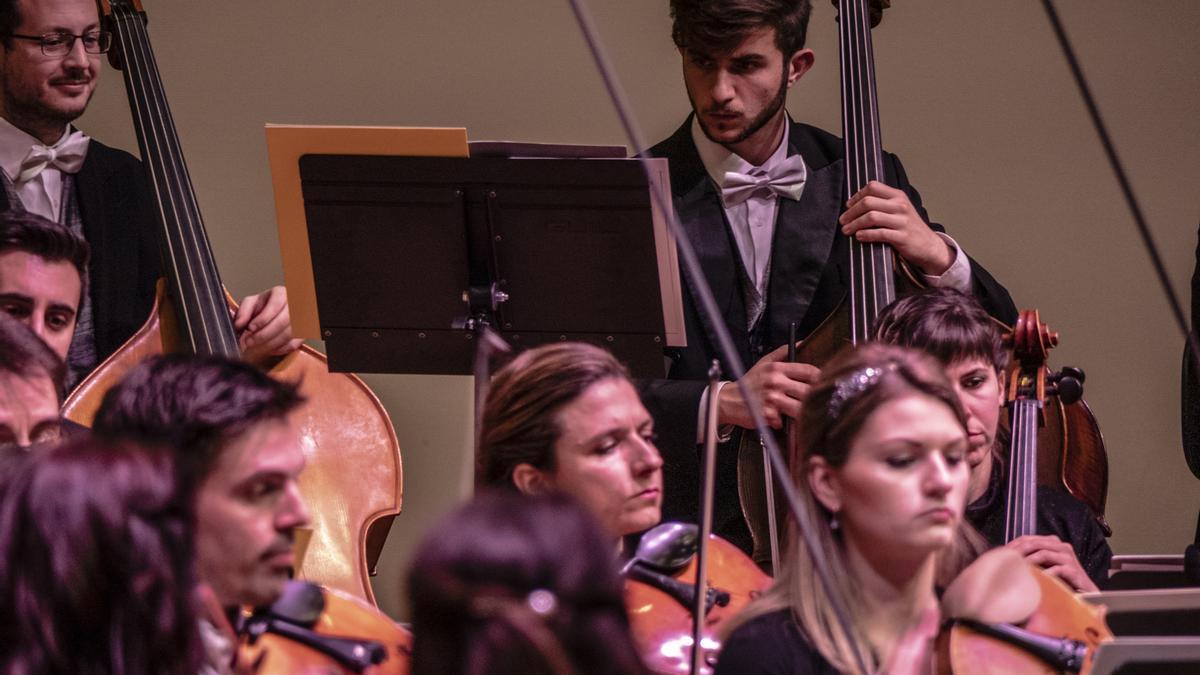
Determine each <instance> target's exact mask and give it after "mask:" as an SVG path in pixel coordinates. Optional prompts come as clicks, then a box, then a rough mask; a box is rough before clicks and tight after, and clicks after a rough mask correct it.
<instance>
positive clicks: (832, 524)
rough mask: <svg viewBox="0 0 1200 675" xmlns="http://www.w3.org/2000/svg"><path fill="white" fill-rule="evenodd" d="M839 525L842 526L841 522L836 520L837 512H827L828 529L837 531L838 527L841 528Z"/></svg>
mask: <svg viewBox="0 0 1200 675" xmlns="http://www.w3.org/2000/svg"><path fill="white" fill-rule="evenodd" d="M841 526H842V524H841V523H839V522H838V517H837V514H836V513H830V514H829V531H830V532H837V531H838V529H840V528H841Z"/></svg>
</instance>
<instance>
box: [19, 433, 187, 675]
mask: <svg viewBox="0 0 1200 675" xmlns="http://www.w3.org/2000/svg"><path fill="white" fill-rule="evenodd" d="M10 462H12V463H10V464H8V465H6V467H5V471H4V472H3V474H2V475H0V605H2V606H3V607H4V614H5V619H4V620H3V621H0V672H3V673H64V674H65V673H165V674H176V675H194V674H195V673H197V672H199V667H200V663H201V660H202V655H203V651H202V647H201V643H200V635H199V632H198V630H197V622H196V621H197V620H196V611H195V609H194V603H193V600H192V590H193V585H194V574H193V567H192V540H191V534H192V522H191V515H190V507H189V503H188V502H189V499H188V494H187V493H186V491H185V490H182V489H180V488H178V487H177V485H176V482H175V474H174V465H173V462H172V461H171V457H170V456H169V455H168V454H166V453H162V452H148V451H145V450H142V449H139V448H136V447H132V446H127V445H110V444H102V443H99V442H98V441H96V440H94V439H90V438H82V439H76V440H73V441H71V442H69V443H67V444H65V445H59V446H52V447H49V448H46V449H45V450H43V451H40V452H37V453H32V454H29V455H24V456H22V457H20V458H17V459H15V460H11V459H10Z"/></svg>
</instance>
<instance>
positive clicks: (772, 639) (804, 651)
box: [714, 609, 835, 675]
mask: <svg viewBox="0 0 1200 675" xmlns="http://www.w3.org/2000/svg"><path fill="white" fill-rule="evenodd" d="M714 672H715V673H716V675H793V674H794V675H817V674H820V673H833V672H835V671H834V670H833V669H832V668H830V667H829V665H828V663H827V662H826V661H825V659H823V658H822V657H821V655H820V654H818V653H817V652H816V651H815V650H814V649H813V648H812V647H811V646H809V644H808V641H807V640H805V639H804V636H803V635H802V634H801V633H800V629H799V627H798V626H797V625H796V622H795V620H793V619H792V615H791V610H788V609H783V610H779V611H776V612H772V613H770V614H764V615H763V616H760V617H758V618H755V619H753V620H751V621H750V622H749V623H746V624H744V625H742V626H740V627H739V628H738V629H737V630H735V631H734V632H733V635H730V636H729V639H728V640H726V641H725V644H724V646H722V647H721V653H720V656H719V657H718V658H717V667H716V670H715V671H714Z"/></svg>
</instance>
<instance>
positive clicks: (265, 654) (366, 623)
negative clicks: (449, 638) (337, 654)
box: [234, 588, 412, 675]
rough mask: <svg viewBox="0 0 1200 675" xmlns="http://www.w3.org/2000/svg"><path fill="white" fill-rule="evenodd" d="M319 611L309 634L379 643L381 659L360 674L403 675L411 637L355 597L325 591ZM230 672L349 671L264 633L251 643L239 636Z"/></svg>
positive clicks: (324, 674) (309, 674) (301, 674)
mask: <svg viewBox="0 0 1200 675" xmlns="http://www.w3.org/2000/svg"><path fill="white" fill-rule="evenodd" d="M324 592H325V611H323V612H322V613H321V616H320V618H319V619H317V622H316V624H315V625H314V626H313V627H312V630H313V631H314V632H316V633H318V634H320V635H325V636H329V637H347V638H353V639H355V640H372V641H375V642H378V643H379V644H381V645H383V647H384V648H385V649H386V650H387V658H386V659H385V660H384V661H383V662H382V663H380V664H378V665H374V666H371V667H369V668H367V669H366V670H364V671H362V673H363V674H364V675H407V674H408V672H409V665H410V660H411V657H412V633H410V632H408V631H407V630H405V629H404V628H403V627H402V626H400V625H399V624H397V623H396V622H394V621H392V620H391V619H390V618H388V616H387V615H386V614H384V613H383V612H381V611H379V610H378V609H376V608H375V607H373V606H371V605H369V604H367V603H365V602H363V601H362V600H360V599H359V598H357V597H355V596H353V595H349V594H346V593H341V592H339V591H335V590H332V589H329V588H325V589H324ZM234 669H235V672H239V673H255V674H256V675H337V674H339V673H351V672H353V671H351V670H348V669H346V668H345V667H343V666H341V665H340V664H338V663H337V662H336V661H334V660H333V659H332V658H330V657H329V656H327V655H325V654H322V653H321V652H319V651H317V650H315V649H313V648H312V647H308V646H306V645H302V644H300V643H298V642H294V641H292V640H289V639H287V638H285V637H282V636H279V635H275V634H272V633H267V634H265V635H261V636H259V637H257V638H255V639H254V640H253V641H251V640H250V639H249V638H248V637H247V636H242V638H241V641H240V642H239V644H238V650H237V661H236V663H235V666H234Z"/></svg>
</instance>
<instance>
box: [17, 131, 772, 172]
mask: <svg viewBox="0 0 1200 675" xmlns="http://www.w3.org/2000/svg"><path fill="white" fill-rule="evenodd" d="M791 126H792V125H791V124H785V125H783V138H781V139H779V147H777V148H775V152H773V153H771V156H770V157H768V158H767V161H765V162H763V163H762V166H761V167H755V166H754V165H753V164H751V163H750V162H747V161H746V160H744V159H742V158H741V157H739V156H738V155H737V154H736V153H734V152H733V151H732V150H730V149H729V148H726V147H725V146H723V145H721V144H720V143H714V142H713V141H711V140H709V138H708V136H705V135H704V130H703V129H701V128H700V119H699V118H698V117H696V116H695V115H692V142H693V143H695V144H696V152H698V153H699V154H700V161H701V162H702V163H703V164H704V170H705V171H706V172H708V176H709V178H712V180H713V182H714V183H716V184H717V188H718V189H719V188H720V187H721V183H722V181H724V180H725V174H726V173H727V172H729V171H735V172H737V173H747V172H749V171H750V170H751V169H754V168H761V169H764V170H770V169H771V167H773V166H775V165H776V164H778V163H779V162H782V161H783V160H785V159H787V151H788V134H790V133H791ZM22 157H24V155H22Z"/></svg>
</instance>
